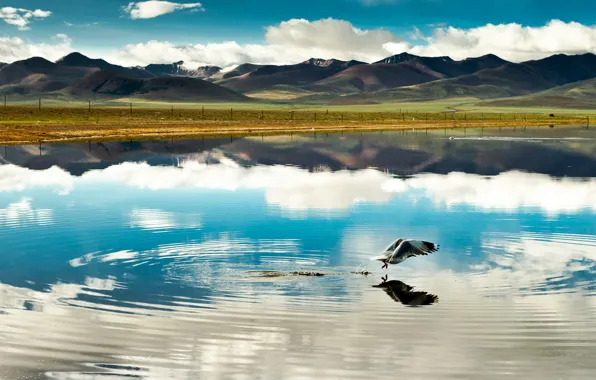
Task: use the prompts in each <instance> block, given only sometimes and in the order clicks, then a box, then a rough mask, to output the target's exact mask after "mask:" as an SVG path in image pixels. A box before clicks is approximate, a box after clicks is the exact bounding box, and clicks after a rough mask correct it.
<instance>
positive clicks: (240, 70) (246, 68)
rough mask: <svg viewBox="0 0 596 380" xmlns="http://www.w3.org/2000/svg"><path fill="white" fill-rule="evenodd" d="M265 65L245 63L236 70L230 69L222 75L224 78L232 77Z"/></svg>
mask: <svg viewBox="0 0 596 380" xmlns="http://www.w3.org/2000/svg"><path fill="white" fill-rule="evenodd" d="M260 67H263V65H255V64H252V63H244V64H242V65H240V66H238V67H236V68H235V69H234V70H231V71H228V72H226V73H224V74H223V75H222V79H230V78H234V77H237V76H240V75H244V74H248V73H250V72H251V71H255V70H256V69H258V68H260Z"/></svg>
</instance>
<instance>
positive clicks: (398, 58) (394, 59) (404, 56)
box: [375, 52, 420, 64]
mask: <svg viewBox="0 0 596 380" xmlns="http://www.w3.org/2000/svg"><path fill="white" fill-rule="evenodd" d="M416 58H420V57H418V56H417V55H413V54H410V53H406V52H403V53H399V54H396V55H392V56H391V57H387V58H385V59H382V60H380V61H377V62H375V63H391V64H395V63H403V62H408V61H411V60H413V59H416Z"/></svg>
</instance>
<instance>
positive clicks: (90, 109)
mask: <svg viewBox="0 0 596 380" xmlns="http://www.w3.org/2000/svg"><path fill="white" fill-rule="evenodd" d="M89 113H91V100H90V101H89Z"/></svg>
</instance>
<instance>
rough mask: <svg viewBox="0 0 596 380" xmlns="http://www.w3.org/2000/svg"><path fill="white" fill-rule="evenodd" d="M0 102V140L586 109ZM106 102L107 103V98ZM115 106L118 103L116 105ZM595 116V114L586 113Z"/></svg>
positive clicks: (252, 130)
mask: <svg viewBox="0 0 596 380" xmlns="http://www.w3.org/2000/svg"><path fill="white" fill-rule="evenodd" d="M131 101H132V103H133V106H132V109H131V107H130V104H128V106H127V107H123V106H122V105H123V104H126V102H122V101H121V100H120V102H119V103H116V106H112V107H98V106H97V105H96V104H95V105H94V104H93V103H92V105H91V109H89V105H88V104H84V103H78V104H76V105H77V106H72V105H73V103H70V107H65V106H63V105H62V106H46V105H43V104H42V107H41V109H39V108H38V107H33V106H9V107H6V108H2V107H0V143H2V144H23V143H31V142H40V141H42V142H60V141H64V142H66V141H105V140H122V139H166V138H181V137H187V138H190V137H199V136H222V135H233V136H238V135H249V136H250V135H260V134H267V135H270V134H282V133H312V132H313V131H314V132H315V133H316V132H326V133H330V132H341V131H378V130H401V129H429V130H432V129H443V128H474V127H522V126H548V125H585V124H587V123H588V121H589V117H590V114H588V113H586V112H585V111H584V112H582V113H579V112H578V113H573V112H569V110H567V111H568V112H567V113H564V114H563V113H561V114H559V113H555V116H554V117H550V116H549V114H548V113H544V112H541V113H538V112H529V111H528V110H523V111H525V112H519V111H518V112H515V113H513V112H512V113H507V112H495V111H499V110H495V109H494V108H492V109H490V108H487V109H483V108H482V107H478V106H476V107H469V108H468V107H467V106H466V105H465V104H466V103H465V100H462V99H457V100H451V101H441V102H425V103H400V104H391V105H386V104H385V105H369V106H360V107H358V106H336V107H323V106H319V107H317V106H310V107H308V106H305V105H303V106H301V107H296V105H293V106H290V105H280V104H270V103H237V104H230V103H211V104H205V106H201V105H197V104H188V103H168V104H165V103H152V102H146V101H145V102H138V101H137V102H134V101H133V100H131ZM111 104H113V103H111ZM118 105H119V106H118ZM594 119H596V117H594Z"/></svg>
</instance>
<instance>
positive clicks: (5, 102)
mask: <svg viewBox="0 0 596 380" xmlns="http://www.w3.org/2000/svg"><path fill="white" fill-rule="evenodd" d="M4 108H6V95H4Z"/></svg>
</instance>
